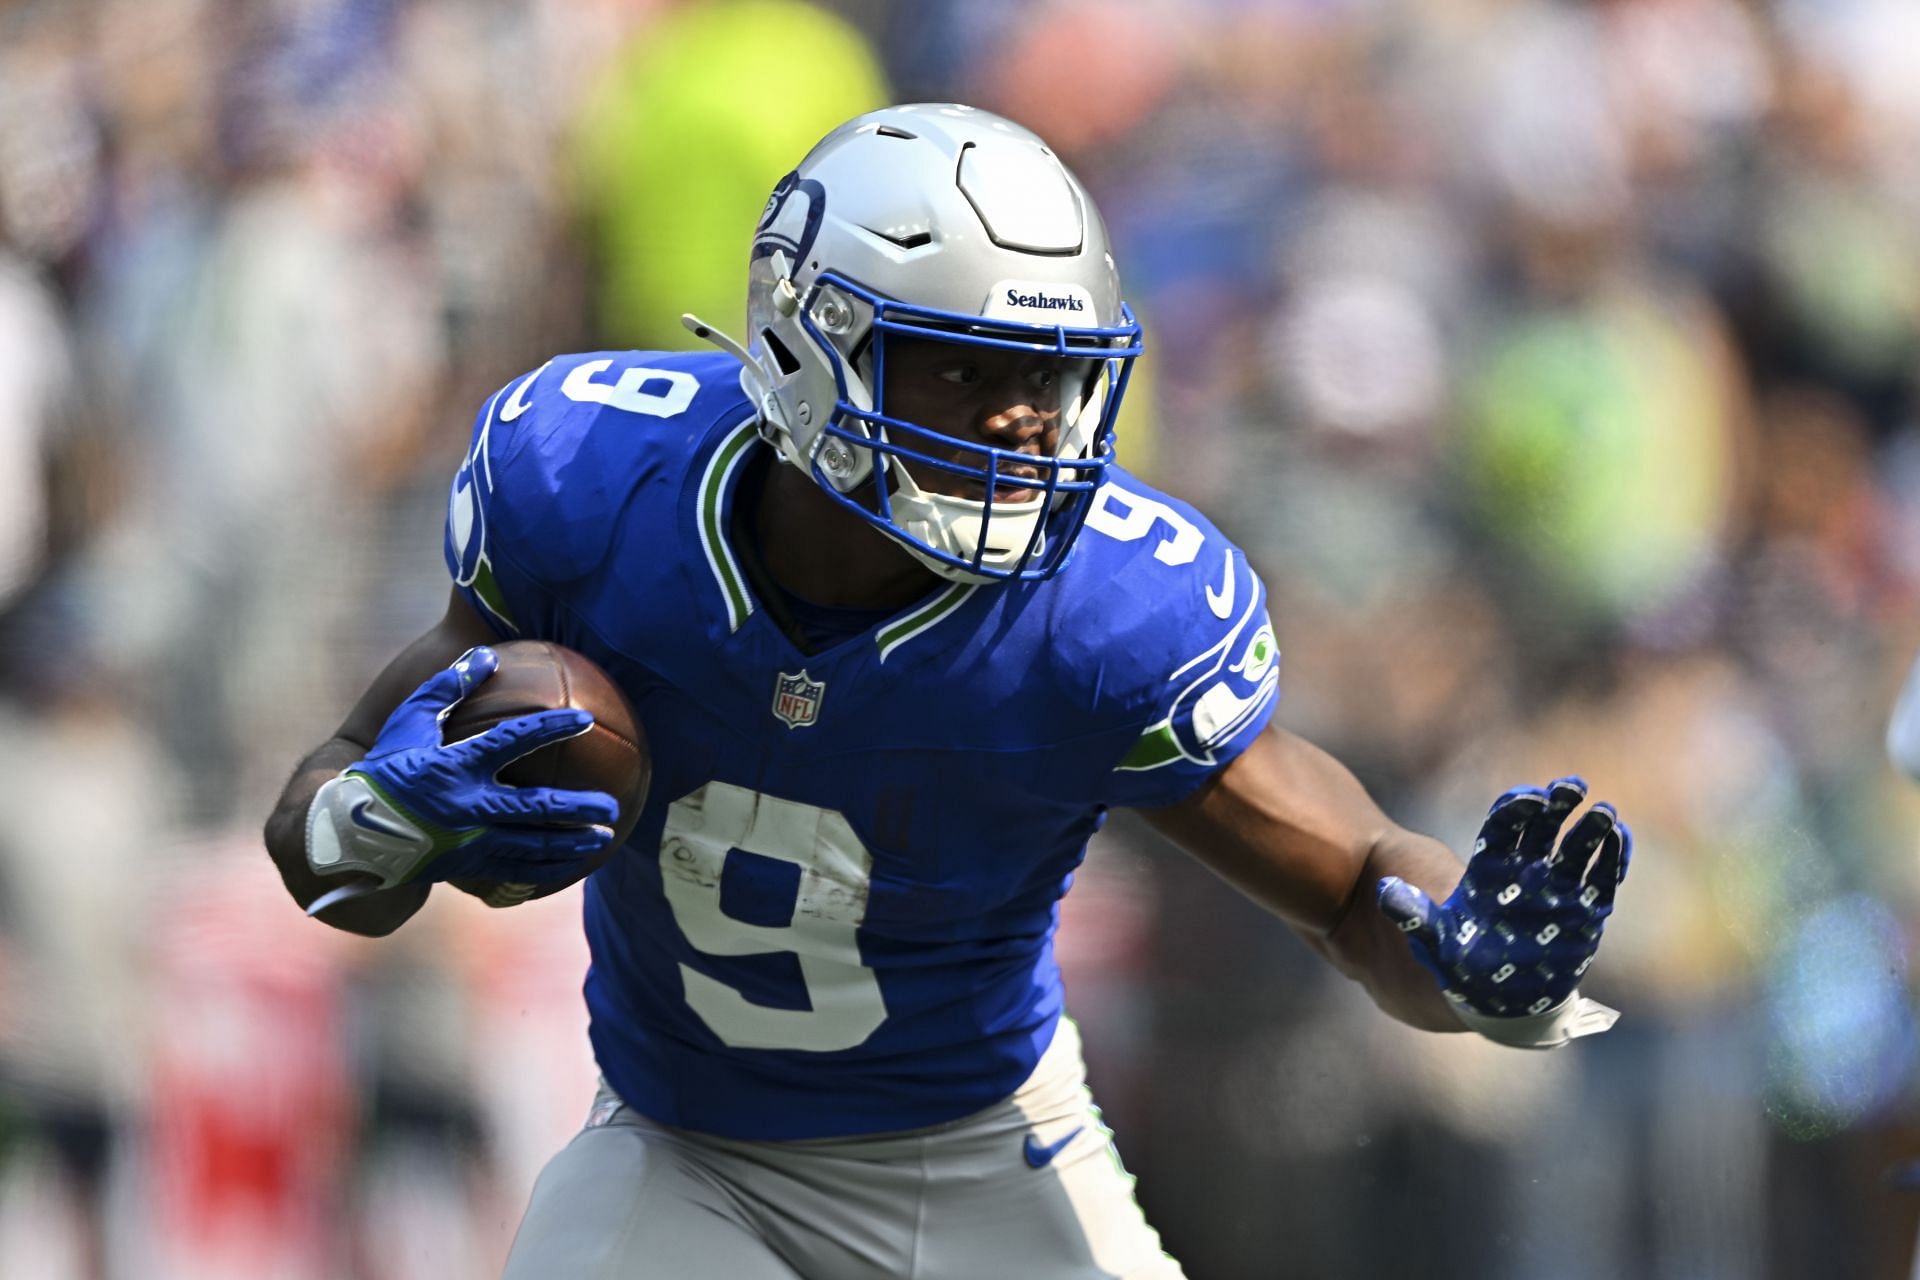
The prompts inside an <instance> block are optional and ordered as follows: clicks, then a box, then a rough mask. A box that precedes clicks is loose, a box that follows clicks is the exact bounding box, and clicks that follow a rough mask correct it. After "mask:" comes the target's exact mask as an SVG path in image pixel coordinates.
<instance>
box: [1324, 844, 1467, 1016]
mask: <svg viewBox="0 0 1920 1280" xmlns="http://www.w3.org/2000/svg"><path fill="white" fill-rule="evenodd" d="M1462 870H1463V868H1462V866H1461V864H1460V861H1459V859H1457V858H1455V857H1454V855H1453V852H1452V850H1450V849H1448V848H1447V847H1446V846H1445V845H1444V844H1442V843H1440V842H1439V841H1438V840H1435V839H1432V838H1431V837H1429V836H1423V835H1418V834H1416V833H1414V832H1411V831H1408V830H1406V829H1405V828H1404V827H1398V826H1389V827H1387V828H1386V829H1384V830H1383V831H1382V832H1381V834H1380V835H1379V836H1378V837H1377V838H1376V839H1375V840H1374V842H1373V844H1372V846H1371V848H1370V849H1369V851H1368V853H1367V859H1366V863H1365V866H1364V867H1363V868H1362V870H1361V873H1360V875H1359V877H1358V878H1357V879H1356V881H1355V882H1354V888H1353V894H1352V896H1351V897H1350V898H1349V899H1348V901H1347V904H1346V907H1345V909H1344V910H1343V911H1342V913H1341V915H1340V918H1339V920H1338V921H1337V922H1336V923H1335V924H1334V927H1333V928H1332V929H1331V930H1329V931H1328V932H1327V934H1326V935H1325V936H1324V937H1323V938H1322V939H1320V940H1319V942H1318V944H1317V945H1318V947H1319V949H1320V950H1321V951H1322V952H1323V953H1324V954H1325V955H1326V956H1327V958H1328V959H1329V960H1331V961H1332V962H1333V963H1334V965H1335V966H1336V967H1338V968H1339V969H1340V971H1341V972H1342V973H1344V974H1346V975H1347V976H1348V977H1350V978H1352V979H1354V980H1355V981H1356V982H1358V983H1360V984H1361V985H1362V986H1363V987H1365V988H1366V990H1367V994H1368V995H1369V996H1371V997H1372V999H1373V1002H1374V1003H1375V1004H1377V1005H1379V1006H1380V1008H1381V1010H1382V1011H1384V1012H1385V1013H1387V1014H1389V1015H1391V1016H1392V1017H1394V1018H1397V1019H1399V1020H1400V1021H1401V1022H1404V1023H1406V1024H1407V1025H1408V1026H1411V1027H1418V1028H1420V1029H1421V1030H1423V1031H1464V1030H1466V1027H1465V1026H1464V1025H1463V1024H1462V1023H1461V1021H1460V1019H1459V1018H1457V1017H1455V1016H1454V1013H1453V1010H1452V1008H1451V1007H1450V1006H1449V1005H1448V1003H1447V999H1446V997H1445V996H1443V995H1442V994H1441V993H1440V987H1439V985H1438V984H1437V983H1436V982H1435V981H1434V979H1433V975H1432V974H1430V973H1428V972H1427V971H1426V970H1425V969H1423V968H1422V967H1421V966H1420V963H1419V961H1417V960H1415V959H1414V958H1413V952H1412V951H1411V950H1410V949H1409V948H1408V946H1407V942H1406V939H1405V938H1403V937H1402V936H1400V931H1399V929H1397V928H1396V927H1395V926H1394V924H1393V922H1392V921H1391V920H1389V919H1388V918H1387V917H1386V916H1385V915H1383V914H1382V913H1381V912H1380V910H1379V908H1378V907H1377V906H1376V904H1375V902H1374V895H1375V892H1376V886H1377V885H1378V884H1379V883H1380V880H1381V877H1383V876H1399V877H1400V878H1401V879H1402V880H1405V881H1407V882H1408V883H1409V884H1414V885H1418V886H1419V887H1420V888H1422V889H1424V890H1425V891H1426V892H1427V894H1428V895H1429V896H1430V897H1432V898H1433V900H1434V901H1436V902H1439V901H1442V900H1444V899H1445V898H1446V897H1447V895H1448V894H1450V893H1452V892H1453V889H1454V886H1455V885H1456V884H1458V883H1459V881H1460V875H1461V872H1462Z"/></svg>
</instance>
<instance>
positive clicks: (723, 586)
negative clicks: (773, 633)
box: [694, 417, 979, 663]
mask: <svg viewBox="0 0 1920 1280" xmlns="http://www.w3.org/2000/svg"><path fill="white" fill-rule="evenodd" d="M757 422H758V419H757V417H748V418H745V419H743V420H742V421H740V422H739V423H737V424H735V425H734V426H732V427H729V428H727V430H725V431H724V432H722V433H721V435H720V439H719V443H718V444H717V445H716V446H715V447H714V450H713V452H712V454H711V455H709V456H708V458H707V465H706V467H705V469H704V470H703V471H702V472H701V474H700V481H699V483H698V484H697V485H696V486H695V489H694V493H695V498H694V501H695V511H694V518H695V520H694V522H695V525H696V527H697V528H698V529H699V531H700V549H701V551H702V552H703V553H704V554H705V555H706V560H707V569H708V572H709V573H710V574H711V575H712V577H713V582H714V586H715V588H716V589H717V590H718V591H719V593H720V599H721V602H722V604H723V605H724V607H725V608H726V611H727V631H728V633H729V634H732V633H736V632H738V631H739V630H740V628H741V627H743V626H745V625H746V622H747V619H748V618H749V617H750V616H751V615H752V614H753V612H754V609H755V608H756V607H757V602H756V601H755V599H754V596H753V592H752V591H751V590H750V589H749V588H748V586H747V575H746V572H745V571H744V570H743V569H742V568H741V565H740V557H739V555H738V553H737V552H735V551H734V549H733V544H732V543H731V542H730V541H729V540H728V538H727V528H728V524H729V521H730V519H731V517H732V511H733V503H734V498H735V497H736V495H737V494H738V492H739V488H740V478H741V476H742V475H744V474H745V473H746V463H747V460H748V459H749V458H750V457H751V453H752V447H753V442H754V440H755V438H756V437H757V436H758V435H759V431H758V429H757ZM978 589H979V585H978V584H975V583H970V582H955V583H950V584H949V585H948V586H946V587H945V588H943V589H942V590H939V591H936V592H934V593H933V594H932V595H930V596H928V597H926V598H925V599H923V600H920V601H918V602H916V603H914V604H913V605H910V606H909V607H908V608H907V609H906V611H905V612H903V613H901V614H899V615H898V616H896V617H894V618H891V619H889V620H888V621H887V622H885V623H883V624H882V625H880V626H879V627H877V628H875V629H874V633H873V643H874V645H875V646H876V647H877V648H878V650H879V657H880V661H881V662H883V663H884V662H885V661H886V660H887V658H888V657H889V656H890V655H891V654H893V653H894V652H895V651H896V650H898V649H899V648H900V647H901V646H902V645H905V644H908V643H910V642H911V641H913V640H915V639H917V638H918V637H920V636H923V635H925V634H926V633H927V632H929V631H931V630H933V629H934V628H935V627H937V626H938V625H940V623H941V622H943V621H944V620H946V619H947V618H950V617H952V616H953V615H954V614H956V613H958V612H959V611H960V606H961V605H962V604H964V603H966V601H967V600H968V599H969V598H970V597H972V595H973V594H974V592H975V591H977V590H978Z"/></svg>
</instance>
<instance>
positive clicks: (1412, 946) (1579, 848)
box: [1145, 729, 1631, 1047]
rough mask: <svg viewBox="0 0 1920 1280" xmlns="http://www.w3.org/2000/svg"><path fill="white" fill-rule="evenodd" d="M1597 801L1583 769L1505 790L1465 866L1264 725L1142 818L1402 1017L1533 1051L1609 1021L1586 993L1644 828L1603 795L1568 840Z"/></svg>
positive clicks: (1326, 759) (1302, 745)
mask: <svg viewBox="0 0 1920 1280" xmlns="http://www.w3.org/2000/svg"><path fill="white" fill-rule="evenodd" d="M1585 794H1586V792H1585V785H1584V784H1582V783H1579V782H1578V780H1577V779H1563V780H1561V781H1559V782H1556V783H1554V784H1553V785H1552V786H1550V787H1548V788H1544V789H1543V788H1520V789H1517V790H1515V791H1510V792H1508V793H1507V794H1506V795H1504V796H1502V797H1501V798H1500V799H1499V800H1498V801H1496V802H1495V804H1494V807H1493V810H1492V811H1491V812H1490V813H1489V815H1488V819H1487V824H1486V826H1485V827H1483V828H1482V831H1481V835H1480V839H1479V840H1478V841H1477V842H1476V847H1475V852H1474V857H1473V860H1472V862H1471V863H1470V864H1469V866H1468V867H1466V868H1463V867H1462V866H1461V864H1460V862H1459V860H1458V859H1456V858H1455V857H1454V855H1453V854H1452V852H1451V851H1449V850H1448V849H1447V847H1446V846H1445V845H1443V844H1441V843H1440V842H1439V841H1437V840H1433V839H1430V838H1428V837H1426V836H1421V835H1417V834H1415V833H1413V832H1411V831H1408V830H1406V829H1405V828H1403V827H1401V826H1399V825H1397V824H1396V823H1394V822H1393V821H1392V820H1391V819H1390V818H1388V817H1387V816H1386V814H1385V813H1383V812H1381V810H1380V807H1379V806H1378V805H1376V804H1375V803H1374V802H1373V800H1372V798H1371V797H1370V796H1368V795H1367V792H1366V789H1365V788H1364V787H1362V786H1361V785H1360V782H1359V780H1358V779H1356V778H1355V777H1354V776H1353V774H1352V773H1351V772H1349V771H1348V770H1347V769H1346V767H1345V766H1343V765H1341V764H1340V763H1339V762H1338V761H1337V760H1335V759H1334V758H1333V757H1332V756H1330V755H1328V754H1327V753H1326V752H1324V751H1322V750H1320V749H1319V748H1317V747H1315V746H1313V745H1312V744H1311V743H1309V742H1306V741H1305V740H1303V739H1301V738H1299V737H1296V736H1294V735H1293V734H1289V733H1286V732H1284V731H1281V730H1279V729H1269V730H1268V731H1267V732H1265V733H1262V734H1261V735H1260V736H1259V737H1258V738H1256V739H1255V740H1254V741H1253V743H1252V744H1251V745H1249V746H1248V748H1247V750H1245V751H1244V752H1242V753H1241V754H1240V755H1239V756H1237V757H1236V758H1235V759H1234V760H1233V761H1232V762H1230V763H1229V764H1228V765H1227V766H1226V767H1225V768H1223V769H1222V770H1220V772H1218V773H1217V774H1215V775H1214V776H1213V777H1212V778H1211V779H1209V780H1208V781H1207V782H1206V783H1205V784H1203V785H1202V786H1201V788H1200V789H1199V791H1198V792H1196V793H1195V794H1194V795H1193V796H1191V797H1189V798H1188V799H1186V800H1183V801H1181V802H1180V803H1178V804H1175V805H1171V806H1168V807H1165V808H1160V809H1151V810H1146V811H1145V812H1146V816H1147V817H1148V819H1149V821H1151V822H1152V823H1153V824H1154V825H1155V826H1156V827H1158V828H1159V829H1160V830H1161V831H1162V832H1164V833H1165V834H1166V835H1167V836H1169V837H1170V838H1171V839H1173V840H1174V841H1175V842H1176V843H1178V844H1179V845H1180V846H1181V847H1182V848H1184V849H1186V850H1187V851H1188V852H1189V853H1191V854H1192V855H1193V856H1194V857H1196V858H1197V859H1199V860H1200V861H1201V862H1202V863H1204V864H1206V865H1207V866H1208V867H1210V868H1212V869H1213V870H1214V871H1215V872H1216V873H1217V874H1219V875H1220V876H1221V877H1222V878H1224V879H1225V880H1227V881H1228V882H1229V883H1230V884H1233V885H1234V886H1235V887H1236V888H1238V889H1240V890H1241V891H1242V892H1243V893H1245V894H1247V895H1248V896H1249V897H1251V898H1252V899H1254V900H1255V901H1256V902H1259V903H1261V904H1262V905H1263V906H1265V907H1267V908H1268V909H1269V910H1271V911H1273V912H1274V913H1275V914H1276V915H1278V916H1280V917H1281V918H1282V919H1284V920H1285V921H1287V923H1288V924H1290V925H1291V926H1293V928H1294V929H1295V930H1296V931H1297V932H1299V933H1300V934H1301V936H1302V937H1304V938H1305V939H1306V940H1307V942H1308V943H1309V944H1310V945H1311V946H1313V947H1314V949H1315V950H1317V951H1319V952H1320V953H1321V954H1322V955H1324V956H1326V957H1327V958H1328V959H1329V960H1331V961H1332V962H1333V963H1334V964H1335V965H1336V966H1338V967H1339V969H1340V970H1341V971H1342V972H1344V973H1346V974H1347V975H1348V976H1350V977H1352V978H1354V979H1356V980H1357V981H1359V982H1361V983H1362V984H1363V985H1364V986H1365V987H1366V989H1367V992H1368V994H1369V995H1371V996H1372V998H1373V999H1374V1001H1375V1003H1377V1004H1378V1005H1379V1006H1380V1007H1381V1008H1382V1009H1384V1010H1385V1011H1386V1012H1388V1013H1390V1014H1392V1015H1393V1016H1394V1017H1396V1018H1398V1019H1400V1020H1401V1021H1403V1022H1406V1023H1408V1024H1410V1025H1412V1026H1416V1027H1421V1028H1424V1029H1427V1030H1432V1031H1457V1030H1461V1029H1463V1026H1464V1027H1466V1028H1470V1029H1472V1030H1476V1031H1479V1032H1481V1033H1482V1034H1484V1035H1487V1036H1489V1037H1491V1038H1493V1039H1496V1040H1500V1041H1502V1042H1504V1043H1509V1044H1516V1045H1526V1046H1529V1047H1537V1046H1547V1045H1552V1044H1558V1043H1563V1042H1564V1041H1565V1040H1567V1039H1571V1038H1573V1037H1574V1036H1576V1035H1581V1034H1586V1033H1588V1032H1591V1031H1598V1030H1604V1029H1605V1027H1606V1026H1607V1025H1611V1022H1612V1012H1611V1011H1610V1010H1606V1009H1604V1008H1603V1007H1602V1006H1598V1005H1595V1004H1593V1002H1591V1001H1586V1000H1582V999H1581V998H1580V997H1579V996H1578V995H1577V993H1576V992H1575V991H1574V986H1575V984H1576V982H1577V981H1578V978H1579V976H1580V974H1581V973H1583V972H1585V970H1586V967H1587V965H1588V963H1590V962H1591V960H1592V957H1593V953H1594V949H1595V948H1596V947H1597V946H1598V944H1599V938H1600V928H1601V925H1602V924H1603V923H1604V921H1605V918H1606V915H1607V913H1608V912H1610V911H1611V909H1612V903H1613V890H1614V887H1615V885H1617V883H1618V881H1619V879H1620V877H1621V876H1622V875H1624V873H1625V866H1626V858H1627V852H1628V849H1630V847H1631V837H1630V835H1629V833H1628V832H1627V829H1626V826H1625V824H1623V823H1620V822H1619V821H1618V819H1617V818H1616V817H1615V815H1614V814H1613V811H1612V809H1611V808H1609V807H1607V806H1605V805H1598V806H1595V807H1594V809H1593V810H1592V811H1591V812H1590V813H1589V814H1588V815H1586V816H1584V817H1582V818H1581V820H1580V821H1579V822H1578V823H1576V824H1574V826H1573V828H1572V829H1571V830H1570V831H1569V832H1568V833H1567V834H1566V836H1565V837H1564V839H1560V840H1558V842H1557V843H1556V841H1555V838H1556V836H1557V835H1558V833H1559V829H1560V826H1561V824H1562V823H1563V822H1564V820H1565V819H1566V817H1567V816H1568V815H1569V814H1570V813H1571V812H1572V810H1573V809H1574V808H1575V807H1576V806H1577V805H1578V804H1579V802H1580V801H1581V799H1583V798H1584V797H1585Z"/></svg>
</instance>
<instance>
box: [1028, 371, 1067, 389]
mask: <svg viewBox="0 0 1920 1280" xmlns="http://www.w3.org/2000/svg"><path fill="white" fill-rule="evenodd" d="M1059 381H1060V373H1059V370H1057V369H1053V368H1039V369H1035V370H1034V371H1033V372H1032V373H1029V374H1028V375H1027V385H1029V386H1031V387H1032V388H1033V389H1034V390H1035V391H1051V390H1053V387H1054V384H1055V383H1057V382H1059Z"/></svg>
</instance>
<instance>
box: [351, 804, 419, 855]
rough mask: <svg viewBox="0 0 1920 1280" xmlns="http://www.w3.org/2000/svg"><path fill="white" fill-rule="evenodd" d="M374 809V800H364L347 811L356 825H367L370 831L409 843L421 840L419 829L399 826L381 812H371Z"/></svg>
mask: <svg viewBox="0 0 1920 1280" xmlns="http://www.w3.org/2000/svg"><path fill="white" fill-rule="evenodd" d="M372 809H373V801H371V800H362V801H361V802H360V803H359V804H356V805H354V806H353V808H352V809H350V810H348V811H347V816H348V817H350V818H352V819H353V825H354V826H356V827H365V828H366V829H367V830H369V831H372V832H376V833H378V834H380V835H383V836H392V837H393V838H394V839H395V840H405V841H406V842H407V843H409V844H414V843H417V842H418V841H419V839H420V833H419V832H418V831H415V830H413V829H412V828H410V827H402V826H397V825H395V824H394V823H391V822H388V821H387V820H386V819H385V818H383V817H381V816H380V815H379V814H377V813H373V812H371V810H372ZM336 812H337V810H336Z"/></svg>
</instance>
